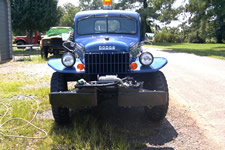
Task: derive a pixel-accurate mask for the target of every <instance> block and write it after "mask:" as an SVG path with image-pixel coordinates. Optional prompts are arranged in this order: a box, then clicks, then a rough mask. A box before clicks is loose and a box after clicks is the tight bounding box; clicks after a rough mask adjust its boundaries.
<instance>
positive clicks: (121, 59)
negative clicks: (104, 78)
mask: <svg viewBox="0 0 225 150" xmlns="http://www.w3.org/2000/svg"><path fill="white" fill-rule="evenodd" d="M85 71H86V73H88V74H123V73H127V72H128V71H129V53H110V54H93V53H91V54H85Z"/></svg>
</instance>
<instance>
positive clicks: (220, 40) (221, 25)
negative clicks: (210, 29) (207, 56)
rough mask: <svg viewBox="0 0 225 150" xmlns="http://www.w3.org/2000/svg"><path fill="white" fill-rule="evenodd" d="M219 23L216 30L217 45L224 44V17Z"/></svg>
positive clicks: (219, 19)
mask: <svg viewBox="0 0 225 150" xmlns="http://www.w3.org/2000/svg"><path fill="white" fill-rule="evenodd" d="M216 22H217V26H216V28H217V30H216V41H217V43H223V32H225V31H224V30H225V25H224V23H223V17H220V18H218V20H217V21H216Z"/></svg>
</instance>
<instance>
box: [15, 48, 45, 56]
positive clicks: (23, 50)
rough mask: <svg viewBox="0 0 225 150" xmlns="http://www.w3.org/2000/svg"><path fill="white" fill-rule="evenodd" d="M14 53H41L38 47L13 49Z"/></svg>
mask: <svg viewBox="0 0 225 150" xmlns="http://www.w3.org/2000/svg"><path fill="white" fill-rule="evenodd" d="M13 54H14V55H41V50H40V49H33V50H29V49H13Z"/></svg>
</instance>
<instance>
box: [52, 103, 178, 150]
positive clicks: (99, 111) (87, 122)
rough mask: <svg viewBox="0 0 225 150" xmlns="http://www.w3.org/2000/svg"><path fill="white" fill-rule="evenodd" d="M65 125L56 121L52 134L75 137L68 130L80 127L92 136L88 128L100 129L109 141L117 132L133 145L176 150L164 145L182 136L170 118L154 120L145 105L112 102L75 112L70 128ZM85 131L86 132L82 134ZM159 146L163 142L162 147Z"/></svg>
mask: <svg viewBox="0 0 225 150" xmlns="http://www.w3.org/2000/svg"><path fill="white" fill-rule="evenodd" d="M93 128H94V131H93ZM61 129H62V130H61ZM64 129H65V128H64V127H63V128H62V127H59V126H56V125H55V124H54V125H53V127H52V131H51V133H50V135H51V134H53V133H54V134H55V135H60V136H64V138H68V139H69V140H71V139H73V138H75V137H73V135H71V136H68V135H67V134H68V130H70V131H69V132H74V131H76V130H77V129H79V132H80V135H81V138H82V137H83V136H84V137H86V136H92V133H91V134H90V135H87V134H89V133H87V132H86V130H88V131H89V132H96V133H97V134H98V136H100V137H101V136H103V137H104V138H106V141H108V140H107V138H112V139H113V137H114V136H115V138H122V139H126V140H127V142H128V143H129V145H130V147H131V149H145V150H156V149H157V150H173V148H171V147H164V144H166V143H168V142H170V141H172V140H174V139H175V138H176V137H177V136H178V133H177V132H176V130H175V129H174V127H173V126H172V125H171V124H170V122H169V121H168V120H167V119H164V120H163V121H162V122H160V123H153V122H151V121H149V120H148V118H147V116H146V115H145V113H144V109H143V108H119V107H116V106H112V105H108V104H104V106H102V105H101V106H100V107H97V108H93V109H87V110H82V111H79V112H74V113H73V123H72V125H71V126H70V128H69V129H68V127H67V129H66V130H67V131H66V132H64V131H63V130H64ZM106 130H107V131H106ZM83 133H85V134H86V135H82V134H83ZM106 135H110V136H106ZM91 139H92V138H91ZM93 139H94V138H93ZM53 141H55V143H57V142H59V141H57V140H56V139H54V138H53ZM113 142H114V141H113V140H111V143H109V144H108V145H112V144H113ZM59 143H60V142H59ZM106 143H107V142H106ZM145 143H148V144H150V145H151V146H152V147H146V145H145ZM137 145H138V146H137ZM155 146H156V147H159V146H160V148H156V147H155Z"/></svg>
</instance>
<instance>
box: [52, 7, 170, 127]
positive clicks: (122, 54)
mask: <svg viewBox="0 0 225 150" xmlns="http://www.w3.org/2000/svg"><path fill="white" fill-rule="evenodd" d="M74 20H75V22H74V33H73V35H72V38H70V39H71V40H69V41H66V42H64V43H63V47H64V48H65V53H64V55H63V56H62V58H61V59H60V58H58V59H51V60H49V62H48V65H49V66H50V67H51V68H52V69H54V70H55V71H56V72H55V73H53V75H52V78H51V92H50V94H49V98H50V104H51V105H52V112H53V116H54V119H55V122H56V123H59V124H61V123H68V122H70V120H71V117H70V116H71V115H70V113H71V111H70V110H71V109H76V110H79V109H84V108H90V107H95V106H98V105H100V104H101V103H102V102H104V98H102V97H104V96H105V95H112V96H114V98H113V100H114V101H115V102H116V104H117V105H118V106H121V107H144V108H145V111H146V113H147V115H148V117H149V119H151V120H152V121H160V120H162V119H163V118H165V116H166V113H167V110H168V104H169V97H168V86H167V82H166V79H165V77H164V75H163V73H162V72H160V71H159V69H161V68H162V67H164V66H165V65H166V64H167V60H166V59H165V58H163V57H153V55H152V54H151V53H150V52H143V50H142V48H141V46H142V45H143V40H142V39H143V38H142V37H141V23H140V16H139V14H138V13H136V12H133V11H123V10H94V11H83V12H79V13H77V14H76V16H75V19H74ZM68 82H75V83H76V84H75V86H74V88H72V89H71V88H70V90H69V89H68Z"/></svg>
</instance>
